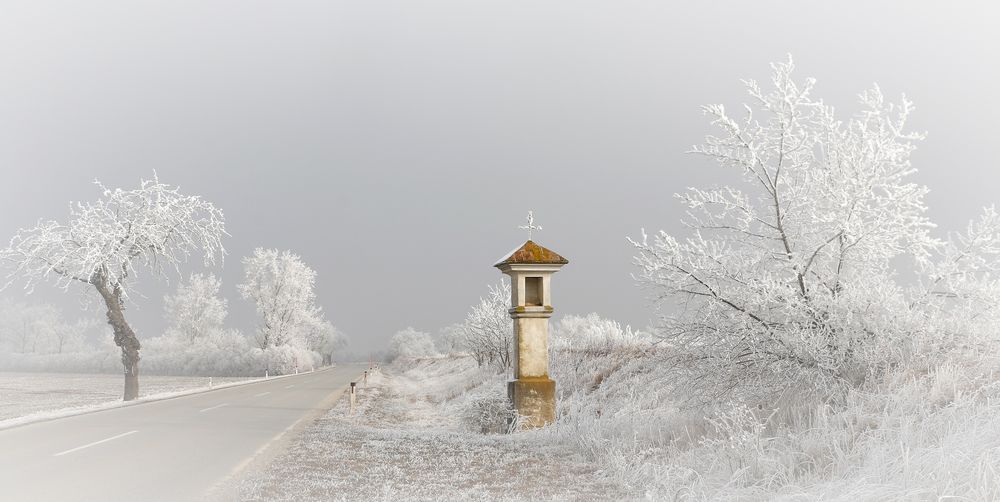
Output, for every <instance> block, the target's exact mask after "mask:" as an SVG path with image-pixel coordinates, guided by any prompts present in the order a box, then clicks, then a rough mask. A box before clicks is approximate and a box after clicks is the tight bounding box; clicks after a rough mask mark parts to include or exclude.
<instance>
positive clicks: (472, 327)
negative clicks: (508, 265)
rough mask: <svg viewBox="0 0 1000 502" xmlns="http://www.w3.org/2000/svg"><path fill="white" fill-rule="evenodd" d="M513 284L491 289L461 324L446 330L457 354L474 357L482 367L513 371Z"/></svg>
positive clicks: (504, 282)
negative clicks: (511, 294) (487, 366)
mask: <svg viewBox="0 0 1000 502" xmlns="http://www.w3.org/2000/svg"><path fill="white" fill-rule="evenodd" d="M508 309H510V284H509V283H508V282H507V281H501V282H500V283H499V284H497V285H495V286H490V292H489V295H488V296H486V297H485V298H480V299H479V303H477V304H476V305H473V307H472V308H471V309H470V310H469V313H468V314H467V315H466V316H465V321H464V322H462V323H461V324H456V325H453V326H449V327H448V328H447V329H446V332H445V335H446V336H445V337H444V341H445V342H447V343H448V346H449V347H448V348H449V350H450V351H453V352H466V353H469V354H471V355H472V356H473V357H474V358H475V359H476V362H477V363H478V364H479V365H480V366H483V365H489V366H493V367H495V368H496V369H498V370H501V371H506V370H508V369H510V366H511V363H512V362H513V352H512V350H513V347H512V344H513V342H514V325H513V320H512V319H511V318H510V313H509V312H508Z"/></svg>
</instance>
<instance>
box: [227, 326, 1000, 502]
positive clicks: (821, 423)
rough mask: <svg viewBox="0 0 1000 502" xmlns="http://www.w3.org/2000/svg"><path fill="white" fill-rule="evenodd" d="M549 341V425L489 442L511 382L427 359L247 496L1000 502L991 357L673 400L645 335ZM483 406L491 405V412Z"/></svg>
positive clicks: (996, 370)
mask: <svg viewBox="0 0 1000 502" xmlns="http://www.w3.org/2000/svg"><path fill="white" fill-rule="evenodd" d="M555 341H556V342H557V343H554V344H553V345H554V347H553V350H552V355H551V357H552V360H551V369H552V375H553V377H554V378H555V379H556V380H557V382H558V383H557V389H558V399H559V402H558V414H559V420H558V423H557V424H555V425H554V426H550V427H547V428H545V429H543V430H540V431H531V432H520V433H517V434H513V435H506V434H483V431H488V430H496V427H495V425H496V424H491V423H489V422H490V421H491V420H493V421H501V420H502V418H501V417H502V416H503V413H502V410H498V409H494V408H491V406H493V405H494V404H495V403H497V402H498V401H499V402H503V389H504V377H503V376H502V375H497V374H495V373H494V372H492V371H491V370H483V369H480V368H478V367H477V366H476V365H475V363H474V362H473V361H472V360H471V358H468V357H448V358H439V359H424V360H419V361H416V362H414V363H411V364H412V366H411V367H409V368H405V369H401V368H393V372H392V373H391V374H390V373H387V374H386V375H385V376H380V377H378V378H376V379H375V380H374V381H373V382H372V383H371V384H370V386H369V388H368V389H363V390H362V391H361V394H360V396H361V398H360V408H359V411H358V413H357V414H356V415H355V416H348V415H347V402H346V400H342V401H341V402H340V403H339V404H338V407H337V408H335V409H334V410H332V411H331V412H330V413H329V414H328V415H326V416H325V417H324V418H323V419H322V420H320V421H319V422H318V423H316V424H315V425H313V426H312V427H310V428H309V429H308V430H306V432H305V433H304V434H303V435H302V436H300V437H299V438H298V439H296V440H295V443H294V444H293V446H292V448H291V449H290V450H289V453H287V454H285V455H284V456H283V457H281V458H279V459H278V460H277V461H276V462H274V463H272V464H271V465H270V466H269V467H267V468H266V469H265V470H264V472H262V473H259V474H257V475H255V476H253V477H251V478H250V479H247V480H245V481H244V482H243V485H242V490H243V497H242V498H244V499H249V500H346V499H352V500H438V499H445V500H562V499H580V500H607V499H612V500H621V499H625V500H638V499H647V500H727V501H728V500H735V501H765V500H785V501H813V500H830V501H844V502H846V501H896V500H915V501H924V500H927V501H986V500H1000V381H998V378H997V375H1000V359H998V358H997V357H996V355H995V354H996V351H995V350H985V349H984V348H983V347H969V348H968V349H967V350H964V351H962V350H952V351H949V352H937V353H934V352H933V351H926V352H925V351H922V352H919V353H918V354H924V355H915V356H913V357H911V358H910V359H909V361H908V362H907V364H906V365H905V366H904V367H900V368H897V369H896V370H895V371H894V372H892V373H890V374H889V375H888V376H886V377H884V378H881V379H878V380H873V381H872V382H870V383H868V384H865V385H864V386H862V387H858V388H854V389H852V390H850V391H848V392H846V393H840V394H836V395H831V396H828V397H826V398H824V399H821V398H820V397H818V396H815V394H813V395H812V396H813V397H810V398H803V397H802V396H801V395H799V396H791V397H789V398H786V399H783V400H778V401H775V402H766V403H759V404H757V405H751V406H746V405H738V404H733V403H718V404H717V405H715V406H714V407H711V408H697V409H690V408H689V409H683V408H680V407H678V406H677V405H676V404H675V402H674V401H672V399H671V397H670V396H671V395H670V394H668V393H667V391H666V390H665V389H666V387H667V385H666V384H667V383H668V380H667V379H668V378H669V376H668V375H669V373H668V371H667V368H668V365H667V361H666V360H665V359H664V357H663V354H662V353H661V352H662V351H663V350H665V349H663V348H658V346H657V345H656V344H655V343H653V342H652V341H651V340H649V339H644V338H642V337H638V336H637V337H633V338H622V339H620V340H617V341H615V342H614V343H604V341H603V340H599V341H601V343H594V344H590V343H583V341H582V340H576V343H573V344H560V343H558V342H559V339H558V337H556V340H555ZM483 410H487V411H490V410H492V411H490V412H488V413H483Z"/></svg>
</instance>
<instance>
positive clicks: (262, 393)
mask: <svg viewBox="0 0 1000 502" xmlns="http://www.w3.org/2000/svg"><path fill="white" fill-rule="evenodd" d="M270 393H271V391H267V392H261V393H260V394H256V395H254V397H261V396H266V395H268V394H270Z"/></svg>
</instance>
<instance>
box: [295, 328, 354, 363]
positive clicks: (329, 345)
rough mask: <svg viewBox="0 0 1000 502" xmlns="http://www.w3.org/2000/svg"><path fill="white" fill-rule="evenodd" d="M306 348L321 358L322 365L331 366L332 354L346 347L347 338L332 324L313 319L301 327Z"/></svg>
mask: <svg viewBox="0 0 1000 502" xmlns="http://www.w3.org/2000/svg"><path fill="white" fill-rule="evenodd" d="M303 329H304V336H305V341H306V347H307V348H308V349H309V350H311V351H313V352H316V353H317V354H319V355H320V356H322V358H323V361H322V363H323V364H332V363H333V358H334V354H336V353H338V352H340V351H341V350H342V349H343V348H344V347H347V344H348V341H347V337H346V336H345V335H344V333H343V332H341V331H340V330H339V329H337V328H336V327H335V326H334V325H333V323H331V322H330V321H328V320H326V319H324V318H322V317H313V318H311V319H309V320H308V321H307V322H306V323H305V325H304V326H303Z"/></svg>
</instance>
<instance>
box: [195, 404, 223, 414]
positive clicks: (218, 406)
mask: <svg viewBox="0 0 1000 502" xmlns="http://www.w3.org/2000/svg"><path fill="white" fill-rule="evenodd" d="M228 404H229V403H222V404H217V405H215V406H209V407H208V408H205V409H204V410H198V413H204V412H206V411H208V410H214V409H216V408H222V407H223V406H226V405H228Z"/></svg>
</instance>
